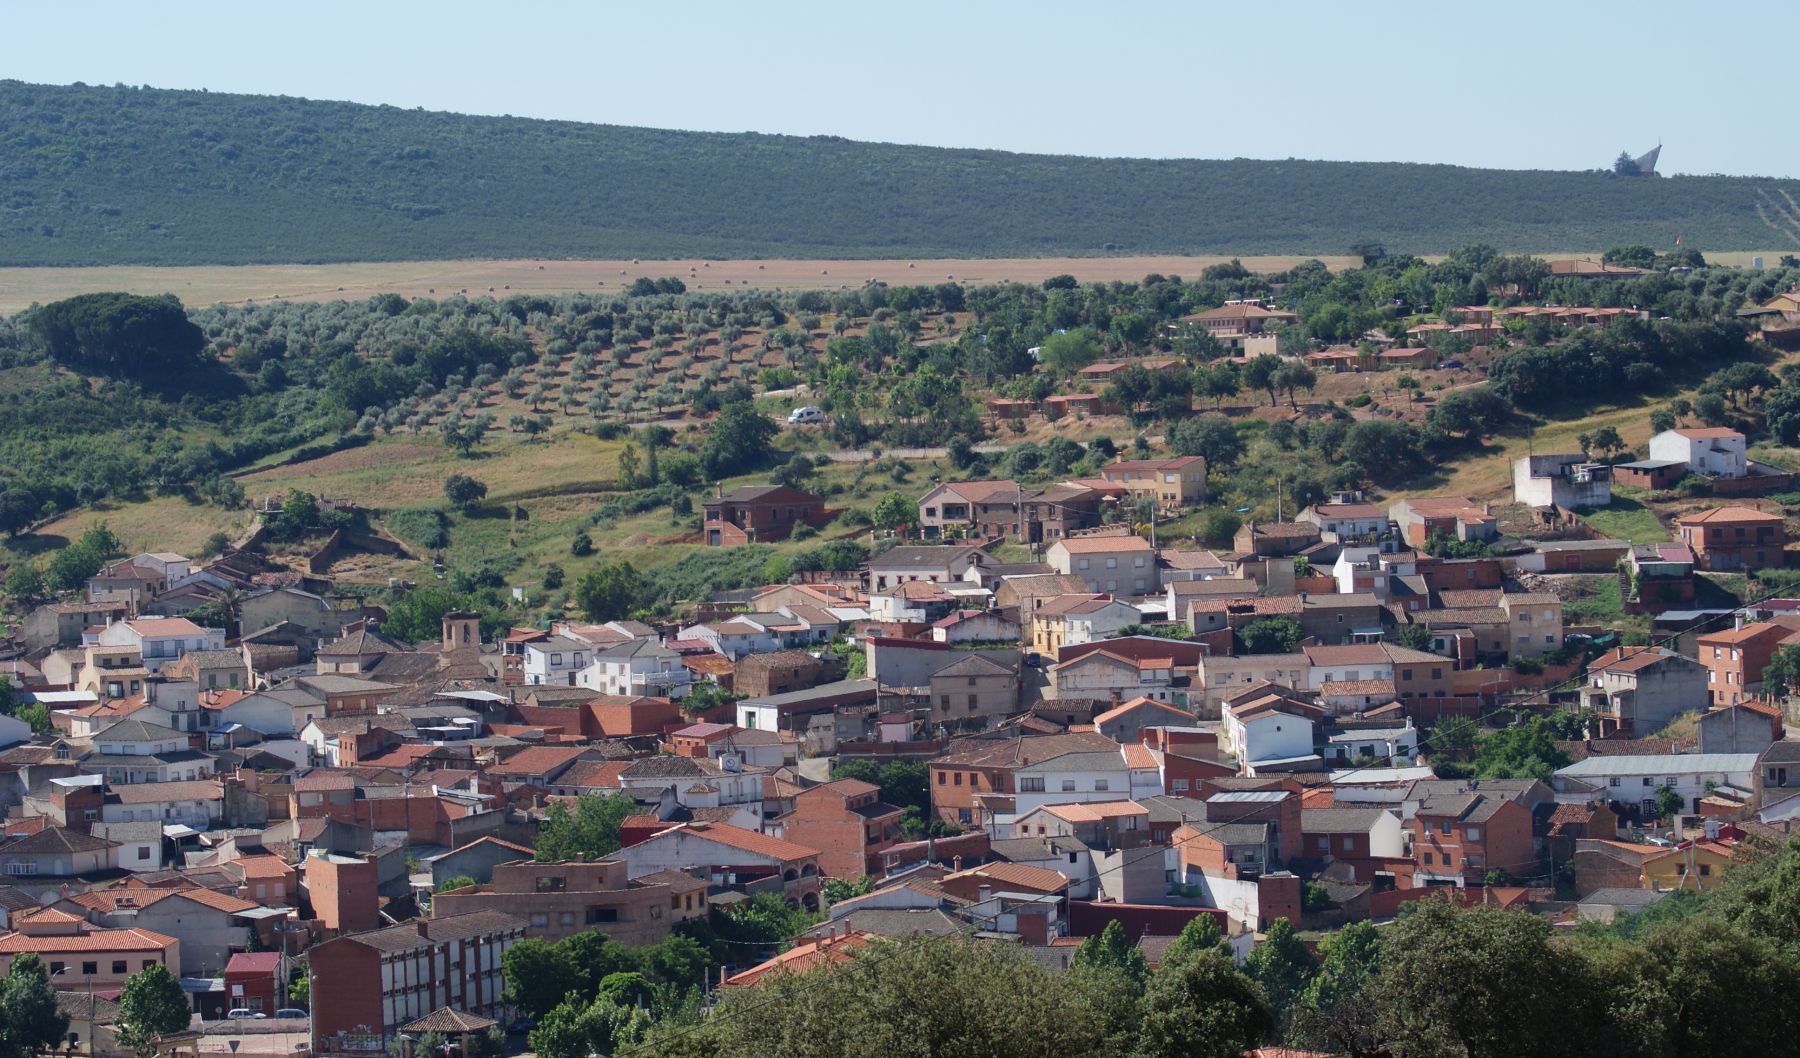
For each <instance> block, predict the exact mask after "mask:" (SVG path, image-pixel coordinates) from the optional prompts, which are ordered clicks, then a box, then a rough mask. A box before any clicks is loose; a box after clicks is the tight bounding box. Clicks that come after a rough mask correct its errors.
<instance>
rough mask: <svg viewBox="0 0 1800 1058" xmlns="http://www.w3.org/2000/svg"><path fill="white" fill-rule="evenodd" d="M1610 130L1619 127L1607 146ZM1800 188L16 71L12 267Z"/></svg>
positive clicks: (1525, 242) (1181, 227)
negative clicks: (1197, 152) (444, 109)
mask: <svg viewBox="0 0 1800 1058" xmlns="http://www.w3.org/2000/svg"><path fill="white" fill-rule="evenodd" d="M1610 146H1612V145H1611V144H1600V143H1596V145H1595V150H1596V155H1597V156H1598V157H1604V154H1605V152H1606V149H1607V148H1608V147H1610ZM1790 194H1800V182H1796V181H1778V180H1763V179H1749V178H1728V177H1676V178H1669V179H1624V178H1617V177H1614V176H1612V175H1610V174H1607V173H1602V172H1580V173H1577V172H1527V171H1502V170H1483V169H1465V168H1458V167H1455V166H1443V165H1407V164H1372V163H1346V162H1309V161H1292V160H1290V161H1247V160H1234V161H1154V160H1141V159H1135V160H1134V159H1096V158H1079V157H1058V156H1048V155H1026V154H1009V153H1005V152H1000V151H980V150H946V149H940V148H928V147H908V146H897V145H892V144H873V143H856V142H851V141H848V140H843V139H839V138H836V137H813V138H799V137H788V136H764V135H755V134H718V133H690V132H672V131H665V130H659V129H644V128H626V127H620V126H611V125H589V124H579V123H573V122H556V121H536V120H527V119H522V118H491V117H470V116H465V115H457V114H443V113H426V112H423V111H407V110H400V109H396V108H392V107H374V106H362V105H357V104H350V103H329V102H314V101H307V100H301V99H292V98H285V97H264V96H241V95H224V94H218V93H207V92H198V91H170V90H161V89H134V88H127V87H123V86H120V87H113V88H103V87H90V86H83V85H76V86H55V87H52V86H39V85H27V84H23V83H20V82H16V81H5V82H0V264H4V265H73V264H116V263H137V264H236V263H251V262H311V261H349V260H408V259H415V260H417V259H432V258H467V257H633V256H637V257H692V256H737V257H743V256H775V257H830V256H843V257H906V256H950V257H959V256H960V257H977V256H1004V255H1019V256H1030V255H1090V254H1104V253H1108V252H1115V251H1123V252H1130V253H1139V254H1142V253H1177V254H1180V253H1239V254H1254V253H1344V252H1346V251H1347V249H1348V248H1349V247H1350V246H1351V245H1353V244H1357V243H1363V242H1379V243H1382V244H1384V245H1385V246H1386V247H1387V249H1389V250H1390V251H1406V252H1415V253H1426V252H1434V253H1435V252H1443V251H1445V250H1446V249H1448V248H1451V247H1455V246H1460V245H1464V244H1467V243H1471V242H1485V243H1489V244H1492V245H1494V246H1497V247H1499V248H1501V249H1503V250H1521V251H1555V250H1571V249H1579V248H1584V247H1603V246H1614V245H1623V244H1630V243H1643V244H1647V245H1652V246H1660V245H1668V244H1669V243H1670V242H1672V240H1673V239H1674V238H1675V236H1677V235H1680V236H1682V237H1683V243H1684V245H1688V246H1693V247H1698V248H1700V249H1702V250H1724V249H1737V250H1743V249H1755V248H1765V247H1787V246H1789V245H1795V246H1800V225H1796V224H1795V223H1793V216H1794V213H1795V212H1796V210H1795V209H1794V206H1793V199H1791V198H1789V197H1788V195H1790Z"/></svg>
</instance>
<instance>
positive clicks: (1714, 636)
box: [1694, 618, 1796, 705]
mask: <svg viewBox="0 0 1800 1058" xmlns="http://www.w3.org/2000/svg"><path fill="white" fill-rule="evenodd" d="M1783 620H1784V621H1785V620H1787V619H1785V618H1784V619H1783ZM1794 635H1796V633H1795V632H1794V630H1793V629H1791V628H1788V627H1786V625H1785V624H1776V623H1774V622H1772V621H1771V622H1763V623H1758V624H1751V625H1744V626H1742V627H1740V628H1729V629H1726V630H1725V631H1723V632H1712V633H1709V634H1707V635H1703V636H1700V637H1699V638H1698V639H1696V640H1695V641H1694V642H1695V644H1696V648H1695V649H1696V653H1697V654H1698V660H1699V662H1700V664H1702V665H1704V666H1706V670H1707V672H1706V689H1707V690H1708V691H1709V692H1710V693H1711V695H1712V704H1713V705H1735V704H1737V703H1738V702H1741V701H1743V700H1744V699H1746V698H1750V697H1753V696H1755V695H1756V694H1758V693H1759V692H1761V690H1762V677H1763V669H1764V668H1765V667H1767V666H1768V664H1769V659H1770V658H1772V657H1774V656H1775V651H1777V650H1779V649H1780V648H1781V647H1782V646H1784V645H1786V644H1787V641H1788V640H1789V638H1790V637H1792V636H1794ZM1694 704H1698V703H1694Z"/></svg>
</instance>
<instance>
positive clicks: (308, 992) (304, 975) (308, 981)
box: [287, 965, 312, 1010]
mask: <svg viewBox="0 0 1800 1058" xmlns="http://www.w3.org/2000/svg"><path fill="white" fill-rule="evenodd" d="M287 995H288V1002H290V1003H292V1004H294V1005H295V1006H297V1007H299V1008H300V1009H302V1010H305V1009H307V1008H308V1007H310V1006H311V1005H312V968H311V967H310V966H305V965H302V966H301V967H300V972H299V973H298V974H297V975H295V977H294V979H293V980H292V981H289V982H288V988H287Z"/></svg>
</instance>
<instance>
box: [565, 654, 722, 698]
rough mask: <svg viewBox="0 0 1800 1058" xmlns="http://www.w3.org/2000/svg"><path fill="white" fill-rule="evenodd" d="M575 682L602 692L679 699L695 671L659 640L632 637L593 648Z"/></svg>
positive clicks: (684, 694)
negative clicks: (625, 640)
mask: <svg viewBox="0 0 1800 1058" xmlns="http://www.w3.org/2000/svg"><path fill="white" fill-rule="evenodd" d="M574 682H575V685H576V686H577V687H587V688H590V689H592V690H596V691H599V692H601V693H602V694H622V695H629V696H631V697H653V698H671V699H680V698H685V697H687V693H688V688H689V687H691V686H693V682H694V673H693V671H692V670H691V669H689V668H688V667H687V666H686V665H683V664H682V663H681V655H680V654H677V653H676V652H675V651H673V650H670V649H669V648H668V647H665V646H663V645H662V644H661V643H658V642H656V641H655V640H651V639H633V640H630V641H628V642H624V643H617V644H614V645H613V646H610V647H606V648H604V649H602V650H598V651H596V652H595V653H594V660H593V661H591V662H590V663H589V664H588V666H587V667H586V668H584V669H582V670H581V671H580V672H578V673H576V674H575V681H574Z"/></svg>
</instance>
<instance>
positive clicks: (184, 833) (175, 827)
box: [163, 823, 200, 841]
mask: <svg viewBox="0 0 1800 1058" xmlns="http://www.w3.org/2000/svg"><path fill="white" fill-rule="evenodd" d="M198 833H200V832H199V831H198V830H195V829H194V828H193V827H190V826H188V825H187V824H186V823H167V824H164V825H163V837H165V838H174V839H175V840H176V841H180V840H181V839H182V838H191V837H193V836H194V835H196V834H198Z"/></svg>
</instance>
